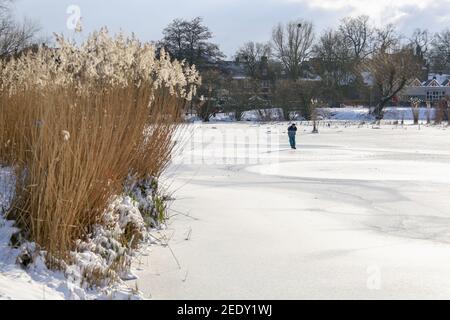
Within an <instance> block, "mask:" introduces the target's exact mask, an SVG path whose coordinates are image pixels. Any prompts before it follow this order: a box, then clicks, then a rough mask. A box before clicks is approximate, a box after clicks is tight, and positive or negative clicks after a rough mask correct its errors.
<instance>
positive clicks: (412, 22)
mask: <svg viewBox="0 0 450 320" xmlns="http://www.w3.org/2000/svg"><path fill="white" fill-rule="evenodd" d="M72 4H77V5H79V6H80V8H81V11H82V15H83V24H84V30H85V33H87V32H91V31H93V30H95V29H98V28H99V27H101V26H104V25H106V26H108V27H109V28H110V29H111V30H112V31H119V30H123V31H125V32H135V33H136V34H137V35H138V36H139V37H140V38H141V39H143V40H158V39H160V38H161V37H162V29H163V28H164V27H165V26H167V24H169V23H170V22H171V21H172V20H173V19H175V18H180V17H181V18H193V17H195V16H201V17H203V18H204V21H205V23H206V24H207V25H208V27H210V29H211V31H212V32H213V34H214V39H213V41H214V42H216V43H218V44H219V45H220V47H221V49H222V50H223V51H224V52H225V53H226V54H227V55H228V56H229V57H231V56H232V55H233V54H234V52H235V51H236V50H237V49H238V48H239V47H240V46H241V45H242V44H243V43H244V42H246V41H249V40H252V41H268V40H269V39H270V36H271V31H272V28H273V26H274V25H276V24H277V23H278V22H287V21H290V20H295V19H308V20H311V21H312V22H313V23H314V25H315V29H316V31H318V32H320V31H321V30H323V29H325V28H335V27H336V26H337V25H338V24H339V21H340V20H341V19H342V18H344V17H346V16H349V15H352V16H355V15H360V14H366V15H368V16H370V17H371V19H372V21H373V22H374V23H375V24H377V25H383V24H387V23H395V25H396V26H397V27H398V29H399V31H400V32H403V33H410V32H411V31H412V30H414V29H415V28H417V27H420V28H428V29H430V30H431V31H433V32H436V31H438V30H441V29H444V28H445V27H446V26H448V25H449V24H450V0H375V1H374V0H246V1H239V0H214V1H211V0H189V1H181V0H164V1H161V0H127V1H124V0H95V1H92V0H58V1H56V0H39V1H36V0H18V1H17V2H16V6H17V14H18V15H19V16H28V17H31V18H35V19H36V20H38V21H39V22H40V23H41V24H42V27H43V31H44V32H45V33H47V34H48V35H51V34H52V32H67V33H68V30H67V28H66V20H67V13H66V9H67V7H68V6H69V5H72ZM69 34H70V33H69Z"/></svg>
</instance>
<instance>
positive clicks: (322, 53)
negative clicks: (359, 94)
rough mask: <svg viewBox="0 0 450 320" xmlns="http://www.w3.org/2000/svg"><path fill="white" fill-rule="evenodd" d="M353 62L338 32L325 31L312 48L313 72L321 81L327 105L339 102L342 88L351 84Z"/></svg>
mask: <svg viewBox="0 0 450 320" xmlns="http://www.w3.org/2000/svg"><path fill="white" fill-rule="evenodd" d="M353 61H354V59H353V58H352V52H351V48H350V47H349V46H347V45H346V42H345V41H344V39H343V37H342V35H341V34H340V33H339V32H335V31H333V30H327V31H325V32H324V33H323V34H322V36H321V37H320V39H319V41H318V42H317V44H316V45H315V46H314V59H313V66H314V70H315V72H316V73H317V74H318V75H319V76H320V77H321V79H322V82H323V86H322V88H323V89H322V90H321V91H322V94H323V96H324V98H325V99H326V100H327V101H328V102H329V103H331V104H335V103H336V101H338V100H340V99H341V98H342V96H343V92H342V87H343V86H344V85H345V84H349V83H351V82H352V79H353V76H352V72H353V69H354V68H353Z"/></svg>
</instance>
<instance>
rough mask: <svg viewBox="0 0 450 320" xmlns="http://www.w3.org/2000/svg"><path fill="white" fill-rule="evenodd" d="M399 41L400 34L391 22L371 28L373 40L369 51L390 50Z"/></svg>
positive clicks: (392, 49) (393, 48)
mask: <svg viewBox="0 0 450 320" xmlns="http://www.w3.org/2000/svg"><path fill="white" fill-rule="evenodd" d="M399 43H400V36H399V35H398V33H397V30H396V29H395V26H394V25H393V24H388V25H386V26H384V27H382V28H375V29H374V30H373V42H372V50H371V53H374V52H383V53H385V52H388V53H389V52H392V51H394V50H395V48H396V47H397V46H398V45H399Z"/></svg>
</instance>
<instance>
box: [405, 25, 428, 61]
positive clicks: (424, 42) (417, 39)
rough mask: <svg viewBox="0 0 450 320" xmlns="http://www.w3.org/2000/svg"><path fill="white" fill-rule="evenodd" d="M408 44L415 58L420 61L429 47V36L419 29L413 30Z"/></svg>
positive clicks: (425, 31) (426, 31)
mask: <svg viewBox="0 0 450 320" xmlns="http://www.w3.org/2000/svg"><path fill="white" fill-rule="evenodd" d="M409 44H410V47H411V48H412V49H413V50H414V52H415V54H416V55H417V56H419V57H421V58H422V59H423V58H425V56H426V55H427V53H428V47H429V45H430V34H429V32H428V30H426V29H425V30H422V29H419V28H418V29H416V30H414V32H413V34H412V36H411V37H410V38H409Z"/></svg>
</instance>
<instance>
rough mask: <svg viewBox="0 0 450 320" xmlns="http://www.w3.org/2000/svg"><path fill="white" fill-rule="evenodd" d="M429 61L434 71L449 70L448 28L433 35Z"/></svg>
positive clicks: (449, 46) (449, 32)
mask: <svg viewBox="0 0 450 320" xmlns="http://www.w3.org/2000/svg"><path fill="white" fill-rule="evenodd" d="M431 62H432V66H433V69H434V71H447V72H448V71H450V29H446V30H444V31H442V32H440V33H437V34H436V35H435V36H434V38H433V41H432V50H431Z"/></svg>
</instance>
